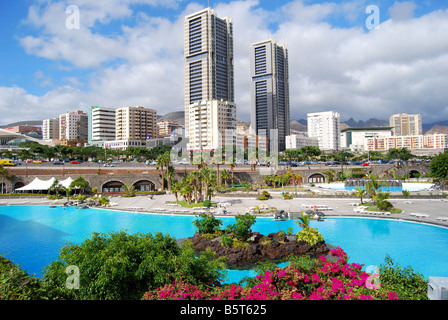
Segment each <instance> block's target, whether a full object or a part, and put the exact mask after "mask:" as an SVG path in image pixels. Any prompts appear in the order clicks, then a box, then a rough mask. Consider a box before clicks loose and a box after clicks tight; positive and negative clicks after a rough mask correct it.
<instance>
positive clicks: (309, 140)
mask: <svg viewBox="0 0 448 320" xmlns="http://www.w3.org/2000/svg"><path fill="white" fill-rule="evenodd" d="M307 146H313V147H319V139H318V138H316V137H306V136H303V135H298V134H291V135H288V136H286V138H285V147H286V149H288V150H297V149H301V148H303V147H307Z"/></svg>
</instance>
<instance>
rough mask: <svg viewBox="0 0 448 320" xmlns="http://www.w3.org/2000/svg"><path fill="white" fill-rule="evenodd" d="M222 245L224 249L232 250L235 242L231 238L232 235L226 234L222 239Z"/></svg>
mask: <svg viewBox="0 0 448 320" xmlns="http://www.w3.org/2000/svg"><path fill="white" fill-rule="evenodd" d="M221 245H222V246H223V247H229V248H231V247H232V246H233V240H232V238H231V237H230V235H228V234H227V233H225V234H224V235H223V236H222V238H221Z"/></svg>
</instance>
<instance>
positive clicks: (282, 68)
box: [250, 39, 290, 151]
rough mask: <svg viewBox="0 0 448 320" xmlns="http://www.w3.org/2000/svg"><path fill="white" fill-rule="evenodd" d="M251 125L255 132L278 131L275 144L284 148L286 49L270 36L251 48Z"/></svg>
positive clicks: (287, 115)
mask: <svg viewBox="0 0 448 320" xmlns="http://www.w3.org/2000/svg"><path fill="white" fill-rule="evenodd" d="M250 76H251V109H250V110H251V126H252V129H253V130H255V133H257V134H258V133H259V130H265V131H263V132H266V134H267V137H268V141H269V142H270V140H271V138H272V137H271V129H276V130H278V147H279V150H280V151H282V150H284V149H285V137H286V136H287V135H289V130H290V110H289V109H290V108H289V72H288V49H287V48H286V47H285V46H280V45H277V43H276V42H275V41H274V40H272V39H270V40H266V41H262V42H258V43H254V44H252V45H251V47H250Z"/></svg>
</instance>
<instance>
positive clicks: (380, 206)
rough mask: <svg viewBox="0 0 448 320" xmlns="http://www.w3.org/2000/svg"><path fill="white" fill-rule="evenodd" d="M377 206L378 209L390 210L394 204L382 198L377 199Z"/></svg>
mask: <svg viewBox="0 0 448 320" xmlns="http://www.w3.org/2000/svg"><path fill="white" fill-rule="evenodd" d="M376 206H377V208H378V209H380V210H381V211H390V210H393V209H394V206H393V205H392V203H390V202H389V201H387V200H383V201H378V202H377V204H376Z"/></svg>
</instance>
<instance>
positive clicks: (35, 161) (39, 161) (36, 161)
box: [33, 160, 43, 163]
mask: <svg viewBox="0 0 448 320" xmlns="http://www.w3.org/2000/svg"><path fill="white" fill-rule="evenodd" d="M33 163H43V161H42V160H34V161H33Z"/></svg>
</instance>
